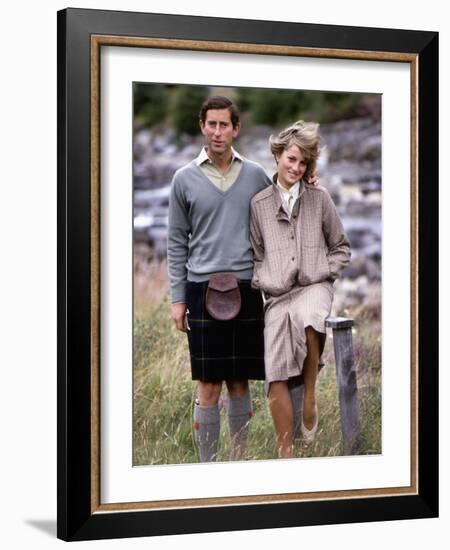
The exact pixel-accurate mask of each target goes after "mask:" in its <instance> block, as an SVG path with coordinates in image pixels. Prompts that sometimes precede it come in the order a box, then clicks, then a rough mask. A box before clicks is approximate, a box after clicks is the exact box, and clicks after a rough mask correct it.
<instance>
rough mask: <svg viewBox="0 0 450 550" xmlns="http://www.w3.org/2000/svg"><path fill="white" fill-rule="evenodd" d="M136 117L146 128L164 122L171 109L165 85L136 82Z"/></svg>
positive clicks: (134, 96)
mask: <svg viewBox="0 0 450 550" xmlns="http://www.w3.org/2000/svg"><path fill="white" fill-rule="evenodd" d="M133 92H134V93H133V98H134V104H133V107H134V116H135V119H136V120H138V121H139V122H140V123H142V124H144V125H145V126H155V125H157V124H159V123H161V122H163V121H164V119H165V118H166V115H167V112H168V108H169V91H168V87H167V86H166V85H165V84H149V83H146V82H136V83H135V84H134V88H133Z"/></svg>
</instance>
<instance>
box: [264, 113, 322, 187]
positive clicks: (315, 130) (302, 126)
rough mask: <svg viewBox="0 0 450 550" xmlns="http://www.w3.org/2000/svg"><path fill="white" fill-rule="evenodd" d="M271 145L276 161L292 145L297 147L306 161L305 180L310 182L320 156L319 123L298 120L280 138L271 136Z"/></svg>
mask: <svg viewBox="0 0 450 550" xmlns="http://www.w3.org/2000/svg"><path fill="white" fill-rule="evenodd" d="M269 143H270V150H271V151H272V154H273V156H274V157H275V160H276V155H278V156H279V155H281V154H282V152H283V151H284V150H285V149H288V148H289V147H290V146H291V145H297V147H298V148H299V149H300V151H301V152H302V153H303V157H304V159H305V161H306V171H305V175H304V179H306V180H308V178H309V176H310V175H311V174H312V173H313V172H314V171H315V169H316V162H317V159H318V158H319V154H320V135H319V124H318V123H317V122H304V121H303V120H298V121H297V122H295V123H294V124H292V126H289V127H288V128H285V129H284V130H282V131H281V132H280V133H279V134H278V136H276V137H275V136H270V139H269Z"/></svg>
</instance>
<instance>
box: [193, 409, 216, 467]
mask: <svg viewBox="0 0 450 550" xmlns="http://www.w3.org/2000/svg"><path fill="white" fill-rule="evenodd" d="M194 434H195V442H196V444H197V447H198V450H199V453H200V462H212V461H213V460H216V455H217V447H218V444H219V434H220V412H219V406H218V405H211V406H203V405H199V404H198V403H197V401H196V402H195V405H194Z"/></svg>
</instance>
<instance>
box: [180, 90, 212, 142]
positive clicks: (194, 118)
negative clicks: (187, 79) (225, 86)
mask: <svg viewBox="0 0 450 550" xmlns="http://www.w3.org/2000/svg"><path fill="white" fill-rule="evenodd" d="M208 95H209V90H208V88H207V87H205V86H178V87H177V88H176V90H175V94H174V98H173V105H172V107H171V113H172V124H173V126H174V128H175V129H176V130H177V131H178V133H179V134H188V135H190V136H195V135H197V134H198V133H199V131H200V130H199V125H198V113H199V112H200V108H201V106H202V103H203V102H204V101H205V99H206V98H207V97H208Z"/></svg>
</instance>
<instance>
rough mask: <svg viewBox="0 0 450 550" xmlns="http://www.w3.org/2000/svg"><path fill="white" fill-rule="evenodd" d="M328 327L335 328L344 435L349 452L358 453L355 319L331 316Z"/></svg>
mask: <svg viewBox="0 0 450 550" xmlns="http://www.w3.org/2000/svg"><path fill="white" fill-rule="evenodd" d="M325 325H326V326H327V327H330V328H332V329H333V344H334V357H335V360H336V377H337V382H338V389H339V408H340V412H341V426H342V436H343V440H344V449H345V451H346V452H350V453H352V454H353V453H356V452H357V451H358V449H359V445H360V436H361V428H360V422H359V407H358V388H357V385H356V368H355V358H354V353H353V341H352V327H353V319H346V318H343V317H329V318H328V319H326V321H325Z"/></svg>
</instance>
